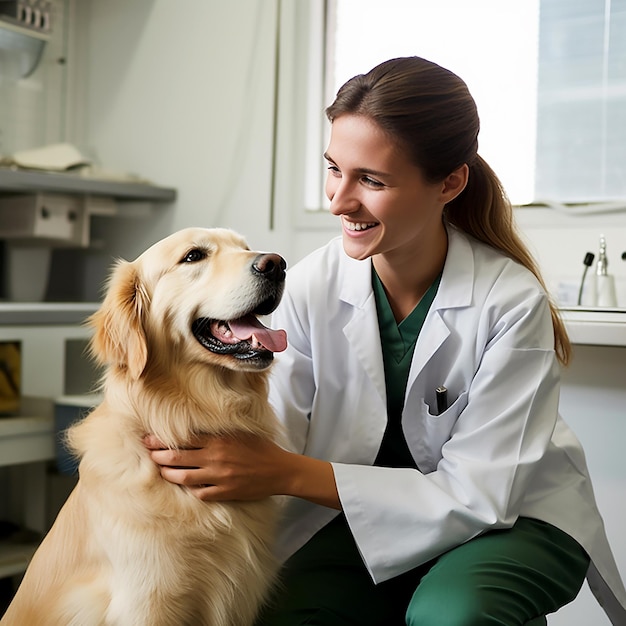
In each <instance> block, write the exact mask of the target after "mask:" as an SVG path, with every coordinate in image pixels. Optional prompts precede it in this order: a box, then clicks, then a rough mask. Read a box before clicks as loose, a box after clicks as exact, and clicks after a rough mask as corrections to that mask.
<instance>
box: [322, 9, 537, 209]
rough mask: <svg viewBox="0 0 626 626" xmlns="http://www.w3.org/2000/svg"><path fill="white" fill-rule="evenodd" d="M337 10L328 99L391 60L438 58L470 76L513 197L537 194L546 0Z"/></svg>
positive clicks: (486, 144) (485, 147)
mask: <svg viewBox="0 0 626 626" xmlns="http://www.w3.org/2000/svg"><path fill="white" fill-rule="evenodd" d="M333 13H334V18H333V22H334V26H335V28H334V30H333V29H332V28H331V30H330V41H331V44H330V46H329V50H328V52H329V58H328V62H327V71H328V72H329V76H328V77H327V78H328V81H327V84H328V86H329V87H328V94H327V100H328V102H327V104H328V103H330V101H332V99H333V96H334V94H335V93H336V91H337V89H338V88H339V87H340V86H341V85H342V84H343V83H344V82H345V81H346V80H347V79H349V78H350V77H352V76H354V75H355V74H361V73H364V72H366V71H368V70H369V69H371V68H372V67H374V66H375V65H377V64H378V63H380V62H382V61H384V60H387V59H390V58H393V57H399V56H414V55H415V56H420V57H424V58H426V59H428V60H430V61H433V62H435V63H438V64H439V65H442V66H443V67H445V68H447V69H449V70H451V71H453V72H454V73H455V74H457V75H458V76H460V77H461V78H462V79H463V80H464V81H465V82H466V83H467V85H468V87H469V90H470V92H471V94H472V95H473V97H474V99H475V100H476V104H477V106H478V113H479V116H480V120H481V130H480V134H479V137H478V139H479V153H480V154H481V156H482V157H483V158H484V159H485V160H486V161H487V162H488V163H489V164H490V165H491V167H492V168H493V169H494V170H495V171H496V173H497V174H498V176H499V177H500V179H501V181H502V183H503V185H504V187H505V189H506V190H507V193H508V194H509V196H510V198H511V200H512V202H514V203H515V204H522V203H526V202H531V201H532V200H533V199H534V198H533V196H534V191H535V160H536V157H535V153H536V129H537V68H538V47H539V46H538V37H539V0H524V1H523V2H514V1H512V0H510V1H503V0H472V2H468V1H467V0H437V2H432V0H385V1H384V2H381V0H334V1H333V11H332V12H331V15H332V14H333ZM486 16H488V18H487V17H486Z"/></svg>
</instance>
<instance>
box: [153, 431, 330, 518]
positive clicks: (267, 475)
mask: <svg viewBox="0 0 626 626" xmlns="http://www.w3.org/2000/svg"><path fill="white" fill-rule="evenodd" d="M144 445H145V446H146V448H148V450H149V452H150V456H151V457H152V460H153V461H154V462H155V463H156V464H157V465H158V466H159V467H160V470H161V476H162V477H163V478H164V479H165V480H167V481H169V482H171V483H174V484H176V485H183V486H185V487H188V488H189V490H190V491H191V492H192V493H193V494H194V495H195V496H196V497H198V498H199V499H201V500H204V501H205V502H216V501H228V500H261V499H263V498H267V497H269V496H274V495H289V496H296V497H300V498H304V499H305V500H309V501H311V502H315V503H316V504H322V505H324V506H328V507H331V508H335V509H340V508H341V505H340V503H339V496H338V494H337V487H336V484H335V476H334V472H333V469H332V465H331V464H330V463H328V462H326V461H320V460H318V459H312V458H310V457H306V456H302V455H299V454H294V453H292V452H289V451H287V450H285V449H284V448H282V447H280V446H279V445H277V444H275V443H274V442H272V441H268V440H266V439H263V438H261V437H257V436H254V435H248V434H239V435H236V436H235V435H232V436H226V435H223V436H212V435H205V436H201V437H198V438H197V439H196V440H195V441H194V442H193V443H192V445H193V447H189V448H185V449H176V450H173V449H167V448H165V447H164V446H163V445H162V443H161V442H160V441H159V440H158V439H157V438H156V437H154V436H152V435H147V436H146V437H145V438H144Z"/></svg>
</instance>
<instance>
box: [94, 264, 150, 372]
mask: <svg viewBox="0 0 626 626" xmlns="http://www.w3.org/2000/svg"><path fill="white" fill-rule="evenodd" d="M148 304H149V302H148V296H147V294H146V293H145V291H144V289H143V287H142V285H141V281H140V279H139V275H138V273H137V270H136V268H135V267H134V266H133V265H132V264H131V263H128V262H127V261H119V262H118V263H117V265H116V266H115V268H114V270H113V272H112V274H111V277H110V279H109V284H108V288H107V294H106V296H105V298H104V301H103V303H102V306H101V307H100V308H99V309H98V310H97V311H96V312H95V313H94V314H93V315H92V316H91V317H90V318H89V319H88V320H87V325H88V326H91V327H92V328H93V329H94V334H93V337H92V339H91V343H90V351H91V354H92V356H93V357H94V358H95V360H96V361H97V362H98V363H99V364H100V365H105V366H112V367H117V368H120V369H126V370H127V371H128V373H129V374H130V376H131V377H132V378H133V379H135V380H136V379H138V378H139V377H140V376H141V373H142V372H143V370H144V368H145V366H146V363H147V360H148V346H147V343H146V334H145V331H144V326H143V319H144V315H145V312H146V310H147V306H148Z"/></svg>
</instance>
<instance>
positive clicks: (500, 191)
mask: <svg viewBox="0 0 626 626" xmlns="http://www.w3.org/2000/svg"><path fill="white" fill-rule="evenodd" d="M444 218H445V219H446V220H447V221H448V222H449V223H450V224H452V225H454V226H456V227H457V228H459V229H460V230H462V231H464V232H466V233H468V234H469V235H471V236H472V237H474V238H475V239H478V240H479V241H482V242H483V243H486V244H487V245H489V246H491V247H492V248H495V249H496V250H500V251H501V252H503V253H504V254H506V255H507V256H508V257H510V258H511V259H513V260H514V261H517V262H518V263H520V264H521V265H523V266H524V267H526V268H527V269H528V270H529V271H531V272H532V273H533V274H534V275H535V277H536V278H537V280H538V281H539V283H540V284H541V286H542V287H543V288H544V289H545V291H546V293H548V290H547V288H546V285H545V282H544V280H543V278H542V276H541V272H540V271H539V267H538V265H537V263H536V261H535V259H534V258H533V256H532V255H531V253H530V252H529V250H528V248H527V247H526V245H525V244H524V242H523V241H522V239H521V237H520V235H519V234H518V232H517V227H516V225H515V219H514V215H513V207H512V206H511V203H510V202H509V199H508V197H507V195H506V192H505V191H504V188H503V187H502V184H501V182H500V180H499V179H498V177H497V176H496V174H495V172H494V171H493V170H492V169H491V167H489V165H488V164H487V162H486V161H484V160H483V159H482V158H481V157H480V156H479V155H476V158H475V160H474V161H473V163H472V165H471V166H470V172H469V177H468V181H467V186H466V187H465V189H464V190H463V192H462V193H461V194H459V195H458V196H457V197H456V198H455V199H454V200H452V201H451V202H449V203H448V204H447V205H446V207H445V210H444ZM549 304H550V314H551V316H552V326H553V327H554V349H555V351H556V354H557V358H558V360H559V362H560V363H561V364H562V365H567V364H568V363H569V361H570V358H571V352H572V348H571V344H570V341H569V337H568V336H567V330H566V329H565V324H564V323H563V320H562V318H561V316H560V314H559V310H558V307H557V306H556V305H555V303H554V302H553V300H552V298H551V297H549Z"/></svg>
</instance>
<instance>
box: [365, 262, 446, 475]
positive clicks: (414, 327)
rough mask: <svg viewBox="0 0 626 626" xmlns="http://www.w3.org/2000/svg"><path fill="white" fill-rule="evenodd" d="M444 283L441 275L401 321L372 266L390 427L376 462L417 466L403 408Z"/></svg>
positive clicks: (388, 424)
mask: <svg viewBox="0 0 626 626" xmlns="http://www.w3.org/2000/svg"><path fill="white" fill-rule="evenodd" d="M440 282H441V274H440V275H439V276H438V277H437V278H436V279H435V281H434V282H433V284H432V285H431V286H430V287H429V288H428V291H427V292H426V293H425V294H424V295H423V296H422V299H421V300H420V301H419V302H418V303H417V305H416V307H415V308H414V309H413V310H412V311H411V313H409V315H408V316H407V317H405V318H404V319H403V320H402V321H401V322H400V323H399V324H398V323H396V320H395V317H394V315H393V311H392V310H391V305H390V304H389V300H388V299H387V294H386V293H385V289H384V287H383V284H382V282H381V280H380V278H379V277H378V274H376V271H375V270H374V267H373V266H372V288H373V290H374V297H375V299H376V311H377V313H378V328H379V332H380V342H381V347H382V351H383V362H384V366H385V387H386V390H387V428H386V430H385V434H384V436H383V441H382V443H381V445H380V450H379V451H378V456H377V457H376V460H375V461H374V465H379V466H384V467H413V468H415V467H416V465H415V461H414V460H413V456H412V454H411V452H410V451H409V448H408V446H407V443H406V439H405V438H404V433H403V432H402V409H403V408H404V396H405V393H406V383H407V379H408V377H409V369H410V367H411V360H412V359H413V351H414V350H415V344H416V343H417V338H418V336H419V334H420V331H421V330H422V326H423V325H424V320H425V319H426V315H427V313H428V310H429V309H430V305H431V304H432V302H433V300H434V299H435V295H436V293H437V289H438V288H439V283H440Z"/></svg>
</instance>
